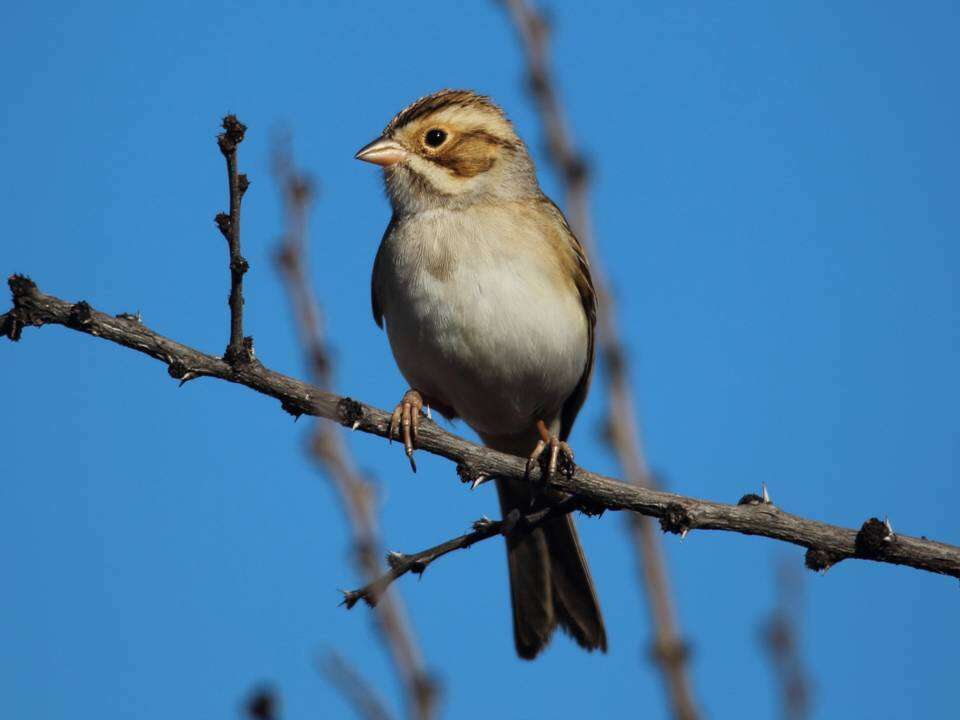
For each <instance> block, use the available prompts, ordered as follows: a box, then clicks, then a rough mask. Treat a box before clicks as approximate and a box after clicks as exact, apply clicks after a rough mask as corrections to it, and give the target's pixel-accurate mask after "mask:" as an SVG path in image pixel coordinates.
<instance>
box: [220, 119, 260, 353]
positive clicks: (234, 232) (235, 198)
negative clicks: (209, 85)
mask: <svg viewBox="0 0 960 720" xmlns="http://www.w3.org/2000/svg"><path fill="white" fill-rule="evenodd" d="M246 132H247V126H246V125H244V124H243V123H242V122H240V121H239V120H237V118H236V116H235V115H227V116H226V117H225V118H223V132H222V133H220V134H219V135H218V136H217V145H219V147H220V152H221V153H223V157H224V158H225V159H226V161H227V186H228V187H229V190H230V213H229V214H227V213H217V216H216V218H214V220H215V221H216V223H217V227H218V228H220V232H221V233H223V236H224V237H225V238H226V239H227V245H228V246H229V248H230V299H229V305H230V342H229V344H228V345H227V349H226V351H225V352H224V353H223V359H224V360H226V361H227V362H228V363H230V364H231V365H234V364H236V363H243V362H250V361H251V360H252V359H253V338H250V337H244V336H243V276H244V274H245V273H246V272H247V270H248V269H249V268H250V266H249V265H248V264H247V261H246V260H245V259H244V258H243V255H241V254H240V201H241V200H242V199H243V194H244V193H245V192H246V191H247V188H248V187H249V186H250V182H249V181H248V180H247V176H246V175H243V174H237V145H239V144H240V143H242V142H243V137H244V135H245V134H246Z"/></svg>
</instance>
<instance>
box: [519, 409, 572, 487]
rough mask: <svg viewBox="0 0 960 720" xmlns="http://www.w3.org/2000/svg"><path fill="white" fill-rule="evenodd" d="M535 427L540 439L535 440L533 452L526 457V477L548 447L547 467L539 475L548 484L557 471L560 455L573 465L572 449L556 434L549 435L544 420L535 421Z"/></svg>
mask: <svg viewBox="0 0 960 720" xmlns="http://www.w3.org/2000/svg"><path fill="white" fill-rule="evenodd" d="M537 429H538V430H539V431H540V440H538V441H537V444H536V446H534V448H533V452H532V453H530V455H529V457H528V458H527V477H529V476H530V473H531V471H532V470H533V468H535V467H536V466H537V463H538V461H539V460H540V456H541V455H543V452H544V450H546V449H547V448H549V449H550V455H548V456H547V468H546V471H545V472H544V473H543V474H542V475H541V476H540V477H541V480H542V482H543V483H544V484H548V483H549V482H550V481H551V480H552V479H553V476H554V475H556V473H557V466H558V464H559V461H560V457H561V455H562V456H563V457H564V458H565V460H566V461H568V462H569V464H570V466H571V467H572V466H573V450H571V449H570V446H569V445H567V443H565V442H564V441H563V440H561V439H560V438H558V437H557V436H556V435H551V434H550V432H549V431H548V430H547V426H546V425H545V424H544V422H543V421H542V420H541V421H538V422H537Z"/></svg>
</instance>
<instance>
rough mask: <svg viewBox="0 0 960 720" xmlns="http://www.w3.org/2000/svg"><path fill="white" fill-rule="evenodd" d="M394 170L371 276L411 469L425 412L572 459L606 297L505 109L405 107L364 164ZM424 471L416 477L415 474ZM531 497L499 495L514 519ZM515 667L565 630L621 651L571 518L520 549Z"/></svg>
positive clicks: (472, 100)
mask: <svg viewBox="0 0 960 720" xmlns="http://www.w3.org/2000/svg"><path fill="white" fill-rule="evenodd" d="M356 157H357V158H358V159H360V160H365V161H367V162H371V163H374V164H376V165H380V166H382V167H383V174H384V179H385V182H386V189H387V196H388V197H389V199H390V204H391V205H392V207H393V217H392V218H391V220H390V224H389V225H388V226H387V230H386V233H385V234H384V236H383V240H382V241H381V243H380V248H379V250H378V251H377V256H376V260H375V261H374V264H373V281H372V299H373V316H374V319H375V320H376V322H377V324H378V325H380V326H381V327H382V326H383V323H384V322H386V329H387V336H388V337H389V340H390V347H391V349H392V350H393V356H394V358H395V359H396V362H397V365H398V366H399V368H400V372H401V373H403V376H404V378H405V379H406V380H407V382H408V383H409V384H410V390H409V391H408V392H407V393H406V394H405V395H404V397H403V400H402V401H401V402H400V404H399V405H398V406H397V408H396V410H395V411H394V415H393V422H392V423H391V434H393V431H394V429H396V430H397V432H398V434H399V433H400V432H401V430H402V435H403V441H404V447H405V449H406V452H407V456H408V457H409V458H410V461H411V465H413V448H414V445H415V442H416V437H417V425H418V418H419V414H420V412H421V409H422V408H423V407H424V406H426V407H428V408H431V407H432V408H434V409H436V410H437V411H438V412H440V413H441V414H443V415H445V416H446V417H448V418H454V417H460V418H462V419H463V420H464V421H465V422H466V423H467V424H468V425H469V426H470V427H472V428H473V429H474V430H476V431H477V433H478V434H479V435H480V437H481V438H482V439H483V442H484V443H485V444H486V445H487V446H488V447H491V448H495V449H496V450H500V451H502V452H506V453H511V454H513V455H518V456H520V457H526V458H528V464H527V467H528V470H532V469H533V468H535V467H536V461H537V459H538V458H539V457H540V455H541V454H542V453H543V452H544V451H545V450H547V451H548V452H549V454H548V455H547V462H546V466H547V467H546V470H545V475H546V477H547V478H549V477H550V476H551V475H552V474H553V473H554V472H555V471H556V468H557V462H558V457H559V456H560V455H561V454H566V455H568V456H569V457H570V458H571V459H572V453H571V452H570V449H569V447H567V444H566V442H565V441H566V439H567V437H568V436H569V435H570V430H571V428H572V427H573V422H574V420H575V419H576V417H577V413H578V411H579V410H580V406H581V405H583V401H584V399H585V397H586V394H587V387H588V386H589V384H590V375H591V370H592V368H593V334H594V325H595V322H596V296H595V293H594V289H593V284H592V282H591V279H590V269H589V267H588V265H587V259H586V257H585V255H584V252H583V249H582V248H581V246H580V244H579V242H578V241H577V239H576V238H575V237H574V235H573V233H572V232H571V231H570V227H569V226H568V225H567V222H566V220H565V219H564V217H563V214H562V213H561V212H560V210H559V209H558V208H557V206H556V205H554V204H553V203H552V202H551V201H550V200H549V199H548V198H547V197H546V196H545V195H544V194H543V192H541V190H540V186H539V185H538V183H537V177H536V172H535V170H534V167H533V162H532V160H531V159H530V155H529V154H528V153H527V149H526V147H525V146H524V144H523V141H522V140H520V138H519V137H517V135H516V133H515V132H514V129H513V126H512V125H511V123H510V121H509V120H508V119H507V118H506V116H505V115H504V113H503V111H502V110H500V108H499V107H497V106H496V105H495V104H494V103H493V102H491V100H490V99H489V98H487V97H484V96H482V95H478V94H476V93H473V92H470V91H466V90H442V91H440V92H438V93H435V94H433V95H429V96H427V97H424V98H421V99H420V100H417V101H416V102H414V103H413V104H412V105H409V106H408V107H406V108H404V109H403V110H401V111H400V113H398V114H397V116H396V117H394V118H393V120H391V121H390V124H389V125H387V127H386V129H385V130H384V131H383V133H382V134H381V136H380V137H379V138H377V139H376V140H374V141H373V142H371V143H370V144H368V145H366V146H365V147H363V148H362V149H361V150H360V151H359V152H358V153H357V155H356ZM414 469H416V466H414ZM530 488H531V486H530V484H529V483H523V482H519V481H515V480H506V481H505V480H498V481H497V491H498V494H499V497H500V507H501V511H502V512H503V516H504V517H507V515H508V514H509V513H510V511H511V510H513V509H519V511H520V512H521V513H525V512H527V511H528V509H529V508H530V507H531V503H532V500H533V497H532V495H531V490H530ZM507 559H508V564H509V570H510V593H511V599H512V603H513V632H514V641H515V644H516V648H517V653H518V654H519V655H520V657H522V658H527V659H532V658H534V657H536V655H537V653H539V652H540V650H542V649H543V647H544V646H545V645H546V644H547V643H548V642H549V640H550V636H551V635H552V633H553V630H554V629H555V628H556V626H557V625H559V626H560V627H561V628H563V629H564V630H566V631H567V632H568V633H569V634H570V635H571V636H573V638H574V639H575V640H576V641H577V642H578V643H579V644H580V645H581V646H582V647H584V648H586V649H588V650H594V649H597V648H599V649H600V650H603V651H605V650H606V648H607V636H606V631H605V629H604V625H603V618H602V616H601V614H600V606H599V604H598V602H597V596H596V593H595V591H594V588H593V581H592V580H591V578H590V570H589V569H588V568H587V562H586V559H585V558H584V555H583V550H582V549H581V547H580V542H579V540H578V539H577V532H576V529H575V528H574V525H573V519H572V518H571V517H570V516H569V515H566V516H563V517H559V518H556V519H554V520H551V521H549V522H548V523H547V524H545V525H543V526H542V527H541V528H538V529H536V530H534V531H533V532H530V533H527V534H520V533H518V534H517V535H516V536H512V535H508V537H507Z"/></svg>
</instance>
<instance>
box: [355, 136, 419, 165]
mask: <svg viewBox="0 0 960 720" xmlns="http://www.w3.org/2000/svg"><path fill="white" fill-rule="evenodd" d="M406 156H407V151H406V150H404V149H403V146H402V145H401V144H400V143H398V142H397V141H395V140H389V139H387V138H383V137H379V138H377V139H376V140H374V141H373V142H372V143H368V144H367V145H364V146H363V147H362V148H360V149H359V150H357V154H356V155H354V157H355V158H356V159H357V160H363V161H364V162H368V163H373V164H374V165H383V166H384V167H387V166H389V165H396V164H397V163H398V162H400V161H401V160H403V159H404V158H405V157H406Z"/></svg>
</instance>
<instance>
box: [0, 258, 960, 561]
mask: <svg viewBox="0 0 960 720" xmlns="http://www.w3.org/2000/svg"><path fill="white" fill-rule="evenodd" d="M9 284H10V288H11V290H12V292H13V303H14V308H13V310H12V311H10V312H8V313H6V314H4V315H0V330H2V332H3V333H4V334H6V335H7V336H8V337H10V338H11V339H12V338H13V337H17V336H19V333H20V330H21V329H22V328H23V327H24V326H27V325H33V326H40V325H62V326H64V327H67V328H69V329H71V330H75V331H77V332H82V333H85V334H87V335H91V336H94V337H98V338H101V339H103V340H107V341H109V342H113V343H116V344H118V345H123V346H124V347H128V348H131V349H133V350H136V351H137V352H140V353H143V354H145V355H149V356H150V357H153V358H155V359H157V360H160V361H161V362H163V363H164V364H165V365H166V366H167V372H168V374H169V375H170V376H171V377H173V378H175V379H178V380H179V379H182V378H184V377H185V376H188V375H191V376H193V377H201V376H206V377H214V378H219V379H221V380H226V381H228V382H232V383H237V384H238V385H244V386H246V387H248V388H250V389H252V390H255V391H256V392H258V393H261V394H263V395H267V396H269V397H272V398H275V399H277V400H279V401H280V403H281V406H282V407H283V409H284V410H286V411H287V412H289V413H290V414H292V415H294V416H299V415H313V416H316V417H323V418H327V419H329V420H334V421H336V422H338V423H340V424H341V425H344V426H346V427H351V428H354V429H357V430H360V431H362V432H364V433H369V434H371V435H378V436H380V437H382V438H387V434H388V428H389V424H390V413H387V412H385V411H383V410H380V409H378V408H375V407H372V406H370V405H365V404H363V403H360V402H357V401H356V400H353V399H352V398H349V397H343V396H340V395H335V394H334V393H331V392H327V391H325V390H323V389H321V388H319V387H316V386H315V385H310V384H307V383H304V382H302V381H300V380H296V379H294V378H292V377H289V376H287V375H283V374H281V373H278V372H274V371H272V370H270V369H268V368H266V367H264V366H263V365H262V364H260V363H249V364H246V365H239V366H231V365H229V364H228V363H226V362H225V361H224V360H222V359H221V358H219V357H215V356H213V355H207V354H205V353H202V352H200V351H199V350H195V349H194V348H191V347H188V346H186V345H183V344H181V343H178V342H176V341H175V340H171V339H170V338H167V337H164V336H163V335H160V334H158V333H156V332H154V331H153V330H150V329H149V328H148V327H146V326H145V325H144V324H143V323H141V322H138V321H137V320H136V319H135V318H134V319H130V317H129V316H127V317H114V316H111V315H106V314H104V313H102V312H99V311H97V310H94V309H93V308H92V307H90V305H89V304H88V303H86V302H83V301H80V302H77V303H70V302H66V301H65V300H61V299H60V298H57V297H54V296H52V295H45V294H43V293H41V292H40V291H39V290H38V289H37V286H36V285H35V284H34V283H33V281H31V280H30V279H28V278H26V277H24V276H22V275H14V276H12V277H11V278H10V283H9ZM143 411H144V412H148V411H149V408H146V407H144V408H143ZM418 448H419V449H422V450H424V451H425V452H429V453H432V454H434V455H439V456H440V457H445V458H447V459H448V460H452V461H453V462H455V463H457V465H458V468H457V470H458V475H459V476H460V478H461V479H462V480H464V481H473V480H476V479H478V478H480V477H499V478H504V479H508V480H520V481H524V482H528V481H531V480H532V481H536V482H541V484H542V480H541V479H540V478H528V477H527V474H526V461H525V460H524V459H522V458H518V457H514V456H512V455H507V454H505V453H501V452H497V451H496V450H491V449H490V448H485V447H482V446H480V445H476V444H474V443H471V442H468V441H466V440H463V439H462V438H459V437H457V436H456V435H453V434H452V433H449V432H447V431H446V430H443V429H442V428H441V427H439V426H438V425H437V424H436V423H434V422H432V421H430V420H428V419H426V418H424V419H421V422H420V435H419V444H418ZM549 485H550V486H551V487H554V488H556V489H558V490H560V491H562V492H565V493H569V494H572V495H578V496H579V497H580V501H581V502H582V503H584V504H587V505H589V506H590V507H591V510H592V512H593V513H597V512H600V511H601V510H602V509H607V510H630V511H633V512H636V513H640V514H641V515H646V516H649V517H655V518H659V520H660V526H661V528H662V529H663V530H664V531H666V532H671V533H675V534H681V533H683V534H685V533H687V532H689V531H692V530H722V531H728V532H736V533H741V534H744V535H761V536H763V537H768V538H772V539H774V540H781V541H783V542H788V543H792V544H794V545H799V546H801V547H805V548H808V552H807V554H806V565H807V567H808V568H810V569H812V570H819V571H823V570H826V569H827V568H829V567H831V566H833V565H836V564H837V563H839V562H840V561H842V560H845V559H848V558H858V559H864V560H873V561H875V562H882V563H888V564H892V565H906V566H908V567H913V568H917V569H919V570H926V571H928V572H933V573H941V574H944V575H950V576H952V577H955V578H960V548H958V547H955V546H953V545H947V544H945V543H940V542H936V541H933V540H927V539H926V538H918V537H910V536H908V535H901V534H899V533H898V534H894V533H893V531H892V529H891V528H890V526H889V524H888V523H886V522H882V521H880V520H877V519H876V518H870V519H869V520H868V521H867V522H865V523H864V524H863V526H862V527H861V528H860V530H859V531H856V530H851V529H848V528H843V527H838V526H836V525H828V524H827V523H822V522H818V521H816V520H808V519H805V518H802V517H800V516H798V515H792V514H790V513H787V512H783V511H782V510H780V509H779V508H777V507H776V506H775V505H773V504H772V503H763V502H760V503H751V502H744V503H742V504H735V505H730V504H726V503H718V502H711V501H709V500H699V499H697V498H692V497H687V496H684V495H676V494H674V493H667V492H663V491H660V490H653V489H651V488H645V487H640V486H636V485H631V484H627V483H623V482H618V481H617V480H614V479H612V478H609V477H605V476H603V475H600V474H598V473H593V472H590V471H589V470H585V469H583V468H580V467H577V468H574V469H573V470H572V471H571V472H570V474H569V475H568V474H565V473H556V474H554V475H553V476H552V478H551V479H550V482H549Z"/></svg>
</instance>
